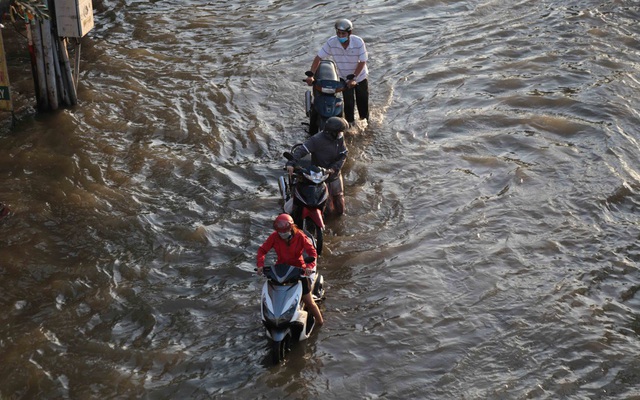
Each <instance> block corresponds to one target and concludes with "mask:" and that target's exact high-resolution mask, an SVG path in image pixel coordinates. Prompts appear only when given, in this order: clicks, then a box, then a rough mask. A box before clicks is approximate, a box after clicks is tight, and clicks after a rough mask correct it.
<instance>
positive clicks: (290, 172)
mask: <svg viewBox="0 0 640 400" xmlns="http://www.w3.org/2000/svg"><path fill="white" fill-rule="evenodd" d="M287 172H288V173H289V176H291V175H293V166H292V165H287Z"/></svg>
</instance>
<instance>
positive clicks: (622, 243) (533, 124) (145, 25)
mask: <svg viewBox="0 0 640 400" xmlns="http://www.w3.org/2000/svg"><path fill="white" fill-rule="evenodd" d="M93 7H94V19H95V28H94V29H93V30H92V31H91V32H90V33H89V34H88V36H86V37H85V38H83V39H82V63H81V68H80V70H81V78H80V82H79V85H78V104H77V105H76V106H74V107H72V108H69V109H64V110H59V111H56V112H51V113H47V114H36V113H35V112H33V110H30V109H29V107H26V108H23V109H22V110H21V112H20V113H19V121H18V122H17V124H16V126H15V127H13V128H11V127H10V126H8V125H6V124H5V126H3V127H2V130H1V131H0V201H1V202H4V203H6V204H8V205H9V206H10V207H11V208H12V210H13V211H14V215H12V216H11V217H10V218H7V219H5V220H3V221H2V222H0V290H1V291H2V293H3V294H4V296H3V300H2V301H0V311H1V312H0V315H2V317H0V318H1V319H2V322H3V323H2V324H1V327H0V359H1V360H2V363H0V398H1V399H5V398H6V399H34V398H42V399H128V398H145V399H209V398H215V399H266V398H274V399H302V398H310V399H321V398H327V399H345V398H354V399H377V398H380V399H418V398H425V399H558V398H571V399H637V398H640V389H639V388H640V358H638V354H640V341H639V335H640V294H638V291H639V290H640V271H639V268H638V262H639V261H640V244H639V243H640V216H639V215H640V214H639V206H640V195H639V193H640V166H639V165H640V164H639V162H638V160H640V144H639V140H640V139H639V134H638V126H640V112H639V111H638V110H640V100H639V99H640V97H639V96H638V93H640V27H639V25H638V20H639V19H640V2H639V1H637V0H612V1H604V2H602V1H599V2H596V1H592V0H582V1H577V0H563V1H558V2H555V3H554V2H551V3H550V2H545V1H531V0H524V1H506V2H495V1H448V2H438V1H419V0H411V1H381V0H367V1H362V2H357V3H354V4H352V7H351V8H350V9H349V10H347V9H345V8H344V6H340V5H339V4H338V3H337V2H324V3H318V2H314V1H295V2H294V1H275V2H274V1H264V0H254V1H239V2H230V1H224V0H217V1H212V2H207V1H200V0H198V1H196V0H183V1H180V2H176V1H162V0H158V1H151V2H149V1H135V0H94V1H93ZM338 18H349V19H350V20H351V21H353V23H354V34H356V35H358V36H361V37H362V38H363V39H364V40H365V42H366V43H367V49H368V51H369V62H368V66H369V71H370V75H369V90H370V93H371V96H370V109H371V119H370V121H369V123H368V124H367V123H366V122H360V123H359V125H358V127H357V129H355V130H354V131H353V132H350V133H349V134H348V135H347V136H346V139H347V140H346V141H347V146H348V148H349V158H348V160H347V163H346V165H345V168H344V171H343V173H344V178H345V191H346V202H347V208H348V209H347V214H346V215H344V216H342V217H341V218H339V219H331V220H329V221H328V223H327V230H326V232H325V235H326V236H325V250H324V252H323V255H322V257H321V258H320V260H319V267H318V268H319V270H320V272H321V273H322V274H323V275H324V278H325V282H326V289H327V292H326V296H327V298H326V300H325V301H324V302H323V303H322V305H321V309H322V311H323V313H324V317H325V325H324V326H323V327H322V328H321V329H320V330H318V331H317V332H316V333H315V334H314V335H313V336H312V337H311V339H310V340H308V341H306V342H301V343H298V344H296V345H295V346H294V347H293V349H292V351H291V353H289V354H288V355H287V361H286V362H285V363H283V364H281V365H278V366H271V365H270V358H269V343H268V339H267V337H266V336H265V334H264V329H263V326H262V324H261V321H260V315H259V310H260V307H259V295H260V289H261V286H262V283H263V279H262V278H260V277H257V276H255V272H254V267H255V255H256V252H257V249H258V246H259V245H260V244H261V243H262V242H263V241H264V240H265V239H266V237H267V236H268V235H269V233H270V232H271V226H272V221H273V219H274V217H275V216H276V215H278V213H279V212H281V209H282V204H281V202H280V201H279V199H280V195H279V191H278V185H277V178H278V176H280V174H282V173H283V171H282V167H283V165H284V163H285V159H284V158H283V156H282V153H283V151H286V150H289V149H290V148H291V146H292V145H293V144H295V143H299V142H302V141H303V140H305V139H306V137H307V134H306V132H305V131H306V126H305V125H304V124H303V123H304V122H305V121H306V118H305V113H304V92H305V91H306V90H307V86H306V85H305V84H304V83H303V82H302V79H303V78H304V72H305V71H306V70H307V69H309V66H310V65H311V61H312V60H313V57H314V56H315V54H316V52H317V51H318V49H319V47H320V46H321V45H322V43H323V42H324V41H325V40H326V39H327V38H328V37H329V36H330V35H332V34H333V33H334V31H333V23H334V21H335V20H336V19H338ZM5 25H7V24H5ZM3 36H4V40H5V46H6V47H8V49H9V50H8V53H9V57H11V58H10V59H8V64H9V69H10V73H11V82H12V91H13V93H12V94H13V96H14V98H16V99H17V101H18V102H21V103H22V104H27V105H28V104H31V106H32V107H33V106H34V105H35V97H33V96H35V95H34V93H33V87H32V83H31V75H30V74H31V72H30V65H29V59H28V54H22V53H20V50H21V49H22V48H21V46H24V43H22V42H19V41H20V40H24V39H23V38H21V37H20V36H19V35H17V34H16V32H15V30H14V27H13V26H11V25H10V24H8V25H7V26H6V27H5V28H4V29H3ZM11 41H13V44H12V45H11ZM16 41H18V42H16ZM16 43H18V44H16ZM20 43H22V45H20ZM25 51H26V50H25Z"/></svg>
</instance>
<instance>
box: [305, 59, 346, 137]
mask: <svg viewBox="0 0 640 400" xmlns="http://www.w3.org/2000/svg"><path fill="white" fill-rule="evenodd" d="M306 75H307V76H308V77H313V78H314V82H313V94H312V91H311V90H307V91H306V92H305V111H306V114H307V117H309V135H315V134H316V133H318V132H319V131H321V130H323V129H324V124H325V122H326V121H327V119H329V118H331V117H344V107H343V101H342V98H341V97H340V96H339V95H338V94H339V93H341V92H343V91H345V90H346V89H347V83H346V82H345V81H344V79H341V78H340V77H339V76H338V68H337V67H336V63H335V62H334V61H332V60H322V61H320V64H319V65H318V69H317V70H316V73H315V74H313V73H312V72H311V71H307V72H306ZM347 79H353V75H349V76H348V77H347Z"/></svg>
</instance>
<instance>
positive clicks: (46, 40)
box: [42, 19, 58, 110]
mask: <svg viewBox="0 0 640 400" xmlns="http://www.w3.org/2000/svg"><path fill="white" fill-rule="evenodd" d="M42 49H43V51H44V71H45V78H46V80H47V97H48V99H49V108H50V109H52V110H57V109H58V87H57V84H56V83H57V81H56V66H55V60H54V56H53V43H52V40H51V21H49V20H46V19H45V20H44V21H42Z"/></svg>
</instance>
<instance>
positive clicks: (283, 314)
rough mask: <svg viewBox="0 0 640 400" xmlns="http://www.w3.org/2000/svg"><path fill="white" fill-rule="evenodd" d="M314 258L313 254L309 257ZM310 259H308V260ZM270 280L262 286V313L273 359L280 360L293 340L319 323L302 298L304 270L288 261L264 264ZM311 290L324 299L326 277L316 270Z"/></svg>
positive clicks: (313, 274) (278, 361)
mask: <svg viewBox="0 0 640 400" xmlns="http://www.w3.org/2000/svg"><path fill="white" fill-rule="evenodd" d="M309 258H310V259H311V261H313V257H309ZM305 261H307V259H306V260H305ZM263 273H264V276H265V277H266V278H267V281H266V282H265V283H264V285H263V287H262V295H261V301H260V304H261V316H262V323H263V324H264V327H265V330H266V334H267V336H268V337H269V339H270V340H271V360H272V361H273V363H274V364H279V363H280V362H281V361H283V360H284V358H285V355H286V352H287V351H289V350H290V347H291V344H293V343H295V342H297V341H303V340H306V339H308V338H309V336H311V332H312V331H313V328H314V327H315V325H316V322H315V318H314V317H313V315H312V314H311V313H310V312H308V311H307V310H306V307H305V305H304V302H303V301H302V282H301V281H300V279H303V278H304V277H305V276H304V270H303V269H302V268H298V267H295V266H291V265H287V264H276V265H274V266H273V267H268V266H265V268H264V271H263ZM309 278H311V293H312V295H313V297H314V300H315V301H316V302H318V301H320V300H322V299H324V279H323V277H322V275H319V274H317V273H316V271H315V270H314V271H313V272H312V273H311V274H310V276H309Z"/></svg>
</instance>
